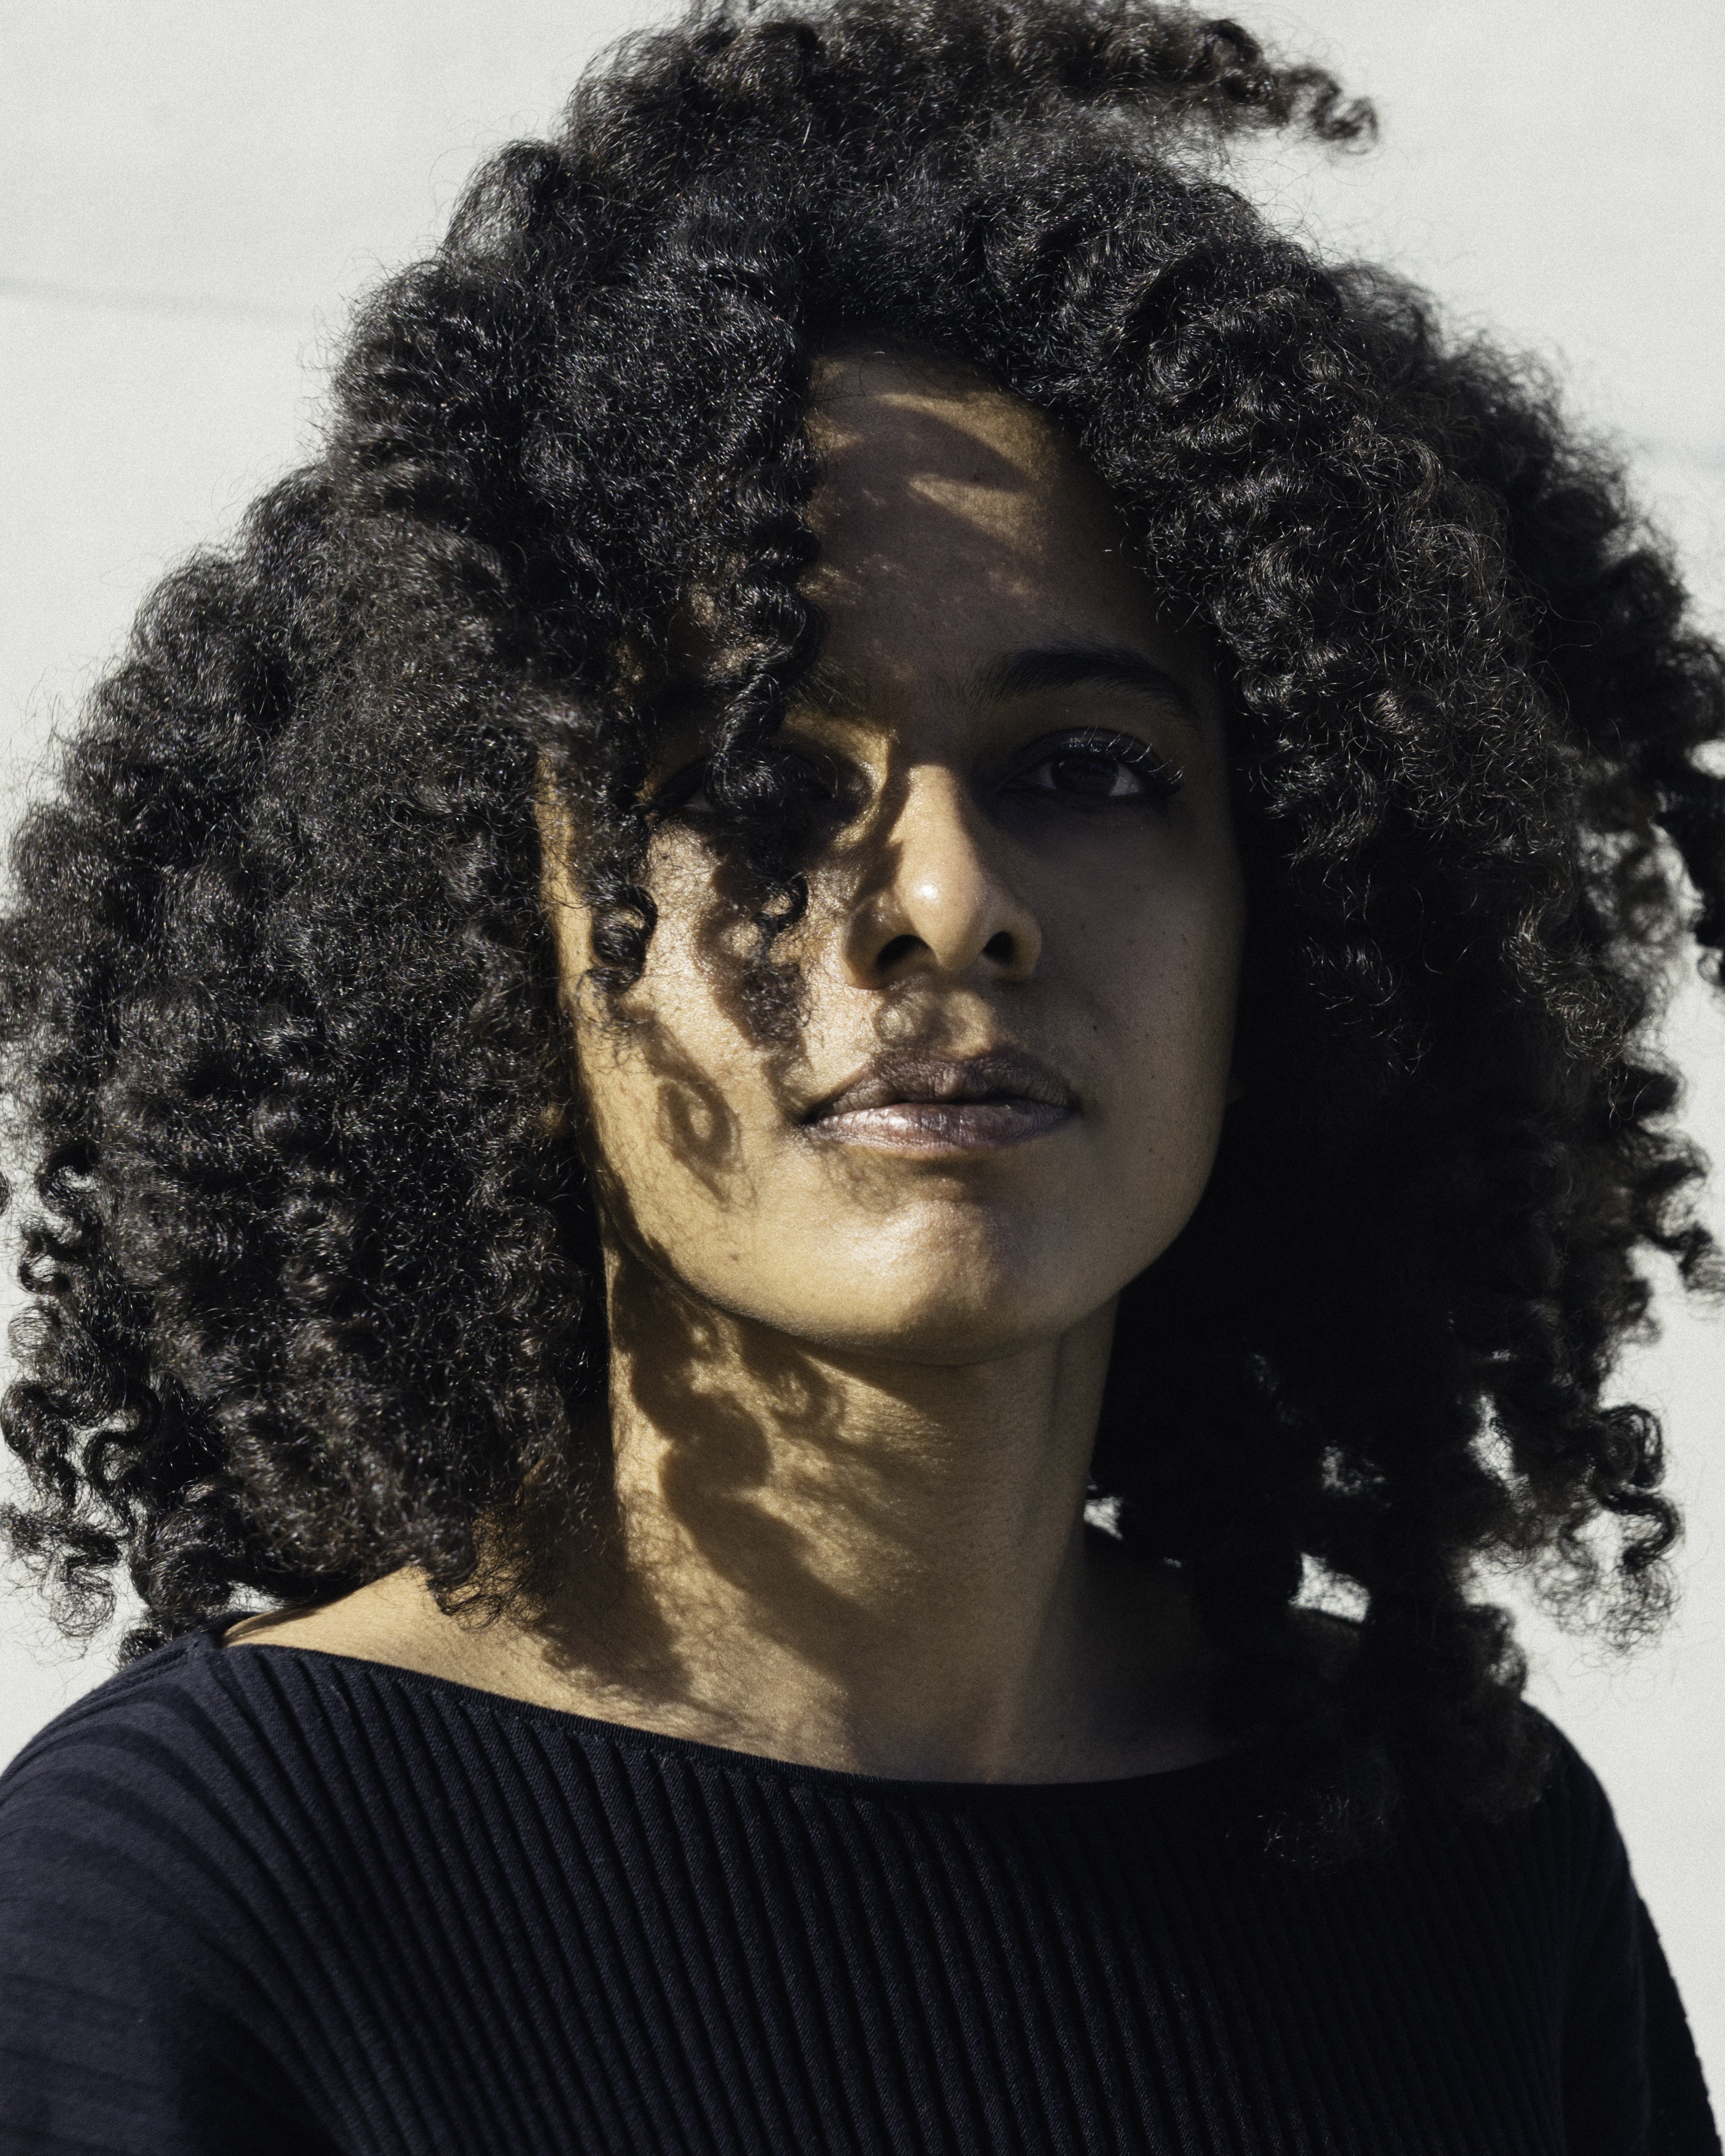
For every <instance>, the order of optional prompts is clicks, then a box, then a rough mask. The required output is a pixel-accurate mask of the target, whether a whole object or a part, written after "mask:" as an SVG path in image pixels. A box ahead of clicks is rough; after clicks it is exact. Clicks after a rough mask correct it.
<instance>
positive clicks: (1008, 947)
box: [983, 928, 1018, 966]
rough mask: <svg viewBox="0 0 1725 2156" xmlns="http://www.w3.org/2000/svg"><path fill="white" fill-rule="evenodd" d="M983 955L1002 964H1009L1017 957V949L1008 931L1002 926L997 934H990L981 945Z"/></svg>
mask: <svg viewBox="0 0 1725 2156" xmlns="http://www.w3.org/2000/svg"><path fill="white" fill-rule="evenodd" d="M983 957H985V958H993V959H994V960H996V961H997V962H999V964H1000V965H1003V966H1009V965H1011V964H1012V963H1013V962H1014V960H1015V959H1016V957H1018V950H1017V947H1016V946H1015V945H1014V942H1013V940H1012V937H1011V935H1010V933H1009V932H1008V931H1007V930H1006V929H1004V928H1003V929H1002V930H1001V931H1000V932H999V935H998V936H991V937H989V938H988V942H986V943H984V944H983Z"/></svg>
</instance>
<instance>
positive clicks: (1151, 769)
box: [1006, 732, 1185, 805]
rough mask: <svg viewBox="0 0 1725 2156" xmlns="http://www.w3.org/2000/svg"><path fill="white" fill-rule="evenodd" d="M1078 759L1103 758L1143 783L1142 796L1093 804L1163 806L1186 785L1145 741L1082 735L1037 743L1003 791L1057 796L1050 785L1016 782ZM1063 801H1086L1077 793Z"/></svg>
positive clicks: (1099, 799) (1128, 736) (1129, 736)
mask: <svg viewBox="0 0 1725 2156" xmlns="http://www.w3.org/2000/svg"><path fill="white" fill-rule="evenodd" d="M1081 756H1089V757H1096V758H1098V759H1099V760H1100V759H1104V758H1106V760H1107V761H1109V762H1114V763H1118V764H1122V765H1124V766H1125V767H1126V768H1127V770H1128V771H1130V772H1131V773H1132V774H1133V776H1134V777H1135V778H1137V779H1139V780H1140V781H1142V786H1143V791H1142V793H1137V794H1128V795H1125V796H1115V797H1110V796H1107V795H1102V796H1100V797H1094V796H1093V797H1091V800H1092V805H1099V804H1100V803H1101V802H1106V801H1108V800H1109V799H1110V798H1113V799H1114V800H1115V801H1116V802H1118V801H1120V800H1127V801H1153V802H1158V803H1165V802H1168V801H1172V800H1173V798H1174V796H1175V794H1177V793H1178V792H1179V790H1180V788H1181V787H1182V786H1183V785H1184V783H1185V777H1184V774H1183V773H1182V772H1181V771H1180V770H1179V769H1178V767H1177V766H1175V765H1173V764H1172V763H1170V762H1168V760H1167V758H1166V757H1161V756H1158V754H1157V752H1156V751H1155V750H1154V749H1153V748H1152V747H1150V745H1149V743H1148V742H1142V741H1139V740H1138V739H1137V737H1135V736H1133V735H1132V734H1114V733H1091V732H1084V733H1075V734H1066V735H1063V736H1062V737H1060V739H1058V740H1056V741H1052V742H1038V743H1037V744H1036V747H1035V748H1034V750H1033V751H1031V752H1029V754H1028V755H1027V756H1026V757H1024V759H1023V760H1022V761H1021V762H1019V765H1018V767H1017V768H1016V770H1015V771H1014V773H1013V774H1012V777H1011V778H1009V779H1008V780H1007V781H1006V790H1007V791H1014V792H1020V793H1049V794H1058V793H1059V790H1060V789H1059V788H1055V787H1053V786H1047V787H1042V786H1034V787H1033V786H1024V785H1020V784H1019V783H1017V782H1019V781H1021V780H1023V779H1024V778H1028V777H1029V774H1030V773H1032V772H1036V771H1041V770H1043V769H1045V767H1047V766H1048V765H1050V764H1052V763H1058V762H1060V760H1061V758H1062V757H1081ZM1066 798H1068V799H1069V801H1074V802H1076V801H1081V800H1083V799H1084V798H1085V797H1084V796H1083V795H1082V794H1081V793H1073V794H1070V795H1069V796H1067V797H1066Z"/></svg>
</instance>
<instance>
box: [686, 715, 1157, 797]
mask: <svg viewBox="0 0 1725 2156" xmlns="http://www.w3.org/2000/svg"><path fill="white" fill-rule="evenodd" d="M791 753H792V754H793V755H794V752H791ZM1081 756H1090V757H1096V758H1097V759H1099V760H1100V759H1106V760H1107V761H1109V762H1114V763H1118V764H1121V765H1122V766H1124V767H1125V768H1126V769H1127V770H1128V771H1130V772H1131V773H1132V774H1133V776H1134V777H1135V778H1137V779H1139V780H1140V781H1141V782H1142V787H1143V791H1142V793H1136V794H1127V795H1124V796H1113V797H1111V796H1108V795H1101V796H1091V797H1090V798H1089V801H1088V805H1089V806H1091V807H1097V806H1101V805H1104V804H1106V803H1108V802H1109V801H1110V800H1112V801H1113V802H1114V803H1115V805H1119V804H1120V803H1122V801H1125V802H1155V803H1167V802H1169V801H1172V800H1173V798H1174V796H1175V795H1176V794H1177V793H1178V792H1179V791H1180V789H1181V788H1182V787H1183V785H1184V783H1185V777H1184V774H1183V773H1182V772H1181V771H1180V770H1179V769H1178V767H1177V766H1176V765H1174V764H1172V763H1170V762H1168V760H1167V758H1166V757H1161V756H1158V754H1157V752H1156V751H1155V750H1154V749H1153V748H1152V747H1150V745H1149V743H1148V742H1142V741H1139V740H1138V739H1137V737H1135V736H1133V735H1132V734H1116V733H1097V732H1081V733H1073V734H1066V735H1062V736H1060V737H1058V738H1057V739H1055V740H1053V741H1048V742H1038V743H1037V744H1036V745H1035V747H1034V749H1033V750H1032V751H1031V752H1029V753H1027V754H1026V756H1025V757H1023V758H1022V759H1021V760H1020V761H1019V763H1018V764H1017V766H1016V767H1014V770H1013V771H1012V773H1010V774H1009V777H1008V778H1006V779H1005V780H1004V782H1003V783H1002V788H1001V790H1002V791H1003V792H1004V793H1045V794H1049V795H1053V796H1055V798H1064V799H1065V802H1066V803H1067V805H1069V806H1071V805H1075V804H1076V803H1081V802H1084V801H1086V796H1085V795H1084V794H1083V793H1081V792H1078V791H1076V789H1075V790H1074V791H1073V792H1072V793H1068V794H1065V795H1064V796H1062V795H1061V793H1060V788H1056V787H1054V786H1046V787H1042V786H1027V785H1024V783H1022V782H1023V781H1024V779H1026V778H1029V775H1030V774H1031V773H1033V772H1037V771H1041V770H1043V769H1045V767H1047V766H1048V765H1050V764H1053V763H1058V762H1060V760H1061V758H1062V757H1081ZM797 760H798V762H803V761H806V759H803V758H800V757H799V758H798V759H797ZM704 782H705V767H704V766H703V765H701V764H699V763H696V764H691V765H689V766H688V767H686V768H685V770H683V771H681V772H680V773H678V774H677V775H676V777H675V778H672V779H670V781H669V782H668V783H666V784H665V786H663V787H661V788H660V791H659V793H658V794H657V795H656V797H655V800H654V803H653V806H654V808H655V809H656V810H658V811H659V813H660V814H673V815H674V814H677V813H678V812H679V811H684V812H687V811H688V810H690V809H691V808H694V807H695V804H696V803H697V802H699V803H701V808H705V807H706V803H705V802H704V801H703V800H702V799H701V797H702V793H703V791H704ZM697 813H699V812H698V811H697Z"/></svg>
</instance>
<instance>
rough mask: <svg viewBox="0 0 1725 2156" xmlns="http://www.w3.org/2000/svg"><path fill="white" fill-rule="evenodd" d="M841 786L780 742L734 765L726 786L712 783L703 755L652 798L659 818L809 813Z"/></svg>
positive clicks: (817, 765) (821, 765) (817, 764)
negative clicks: (665, 816) (727, 814)
mask: <svg viewBox="0 0 1725 2156" xmlns="http://www.w3.org/2000/svg"><path fill="white" fill-rule="evenodd" d="M841 790H842V789H841V787H840V784H839V778H838V776H837V774H836V773H834V772H833V771H832V770H830V769H829V768H828V767H826V765H825V762H824V760H823V761H822V762H815V761H814V760H812V759H811V758H810V757H806V756H802V755H799V754H798V752H797V751H796V750H795V749H792V748H787V747H784V746H783V744H782V743H780V742H766V743H763V744H762V747H760V748H759V749H757V751H756V752H754V753H753V754H752V755H751V756H750V757H748V759H747V761H746V762H741V763H736V764H733V765H732V767H731V768H730V770H729V772H728V773H726V780H725V783H724V785H723V787H722V788H721V787H720V786H718V785H717V784H716V783H714V773H713V767H712V762H711V759H710V758H708V757H702V758H701V759H700V761H698V762H695V763H691V764H686V765H685V767H683V769H682V770H681V771H680V772H678V773H676V774H675V776H674V777H673V778H668V779H667V780H666V781H665V783H664V784H663V785H662V786H661V787H660V788H659V789H658V791H657V792H656V793H655V794H654V796H653V801H652V806H653V808H654V809H655V811H656V812H657V813H658V814H660V815H670V816H697V817H698V816H712V815H715V814H719V813H721V811H727V812H729V813H731V814H742V815H743V816H745V817H747V816H749V815H756V816H760V815H768V816H772V815H780V816H789V817H793V818H794V817H797V816H798V815H807V814H809V813H810V812H811V811H816V810H819V809H820V808H824V807H825V806H827V805H828V804H829V803H832V802H833V801H834V799H835V798H836V797H837V796H838V794H839V792H840V791H841Z"/></svg>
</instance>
